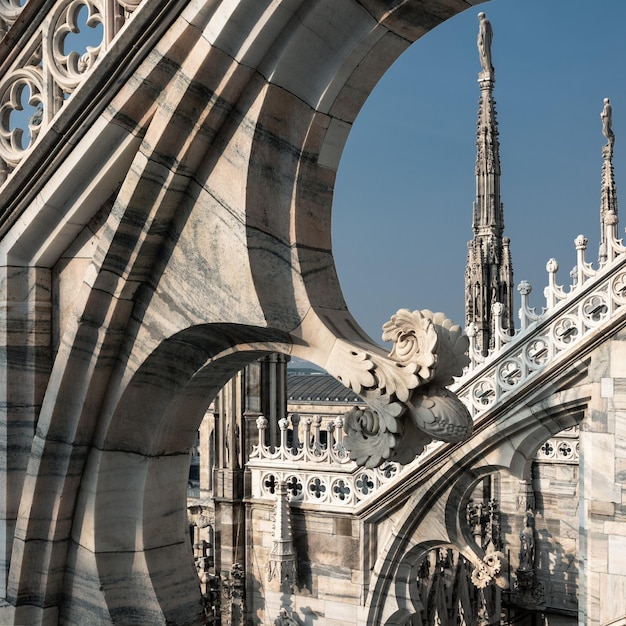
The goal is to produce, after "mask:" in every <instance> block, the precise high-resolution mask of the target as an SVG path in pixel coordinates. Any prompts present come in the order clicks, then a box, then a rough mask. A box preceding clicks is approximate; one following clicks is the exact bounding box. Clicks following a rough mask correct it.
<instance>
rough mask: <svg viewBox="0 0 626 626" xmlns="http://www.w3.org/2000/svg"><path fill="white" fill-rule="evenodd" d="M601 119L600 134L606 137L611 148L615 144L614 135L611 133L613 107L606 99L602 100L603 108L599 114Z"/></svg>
mask: <svg viewBox="0 0 626 626" xmlns="http://www.w3.org/2000/svg"><path fill="white" fill-rule="evenodd" d="M600 118H601V119H602V134H603V135H604V136H605V137H606V140H607V142H608V144H609V145H610V146H611V147H613V144H614V143H615V133H614V132H613V107H612V106H611V102H610V100H609V99H608V98H605V99H604V108H603V109H602V113H600Z"/></svg>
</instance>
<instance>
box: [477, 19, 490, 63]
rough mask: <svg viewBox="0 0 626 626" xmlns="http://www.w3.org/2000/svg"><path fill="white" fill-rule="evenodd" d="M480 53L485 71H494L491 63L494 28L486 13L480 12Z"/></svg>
mask: <svg viewBox="0 0 626 626" xmlns="http://www.w3.org/2000/svg"><path fill="white" fill-rule="evenodd" d="M478 23H479V27H478V54H479V55H480V65H481V67H482V68H483V72H488V73H491V72H493V65H492V64H491V42H492V41H493V29H492V28H491V22H490V21H489V20H488V19H487V16H486V15H485V14H484V13H479V14H478Z"/></svg>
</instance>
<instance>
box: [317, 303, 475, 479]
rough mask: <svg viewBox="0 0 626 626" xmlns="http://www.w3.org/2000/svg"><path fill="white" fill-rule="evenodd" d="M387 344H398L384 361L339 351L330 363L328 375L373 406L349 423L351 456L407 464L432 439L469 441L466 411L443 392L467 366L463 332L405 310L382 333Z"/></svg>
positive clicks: (438, 316)
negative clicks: (467, 438) (467, 439)
mask: <svg viewBox="0 0 626 626" xmlns="http://www.w3.org/2000/svg"><path fill="white" fill-rule="evenodd" d="M383 341H392V342H393V348H392V350H391V352H390V353H389V355H388V357H387V358H384V357H383V358H381V357H380V356H378V355H374V354H369V353H367V352H357V351H356V350H354V349H351V350H349V351H345V352H344V353H343V354H342V353H336V352H337V351H335V352H334V353H333V357H334V358H333V359H332V361H331V363H330V367H329V372H330V373H331V374H333V375H335V376H336V377H337V378H338V379H339V380H341V381H342V382H343V383H344V384H345V385H347V386H349V387H351V388H352V389H353V390H354V391H355V392H356V393H359V394H360V395H362V396H363V397H364V398H365V399H366V401H367V404H368V408H365V409H360V408H354V409H352V410H351V411H349V412H348V413H347V414H346V416H345V433H346V435H345V439H344V444H345V446H346V448H347V449H348V450H349V451H350V457H351V458H352V459H353V460H355V461H356V462H357V463H358V464H359V465H365V466H366V467H377V466H379V465H381V464H382V463H383V462H384V461H386V460H393V461H398V462H400V463H408V462H410V461H411V460H413V458H415V456H416V455H418V454H420V453H421V452H422V451H423V450H424V447H425V446H426V445H427V444H428V443H430V442H431V441H432V440H433V439H437V440H441V441H446V442H455V441H461V440H462V439H464V438H466V437H468V436H469V434H470V433H471V431H472V420H471V418H470V415H469V412H468V411H467V408H466V407H465V405H464V404H463V403H462V402H461V401H460V400H459V399H458V398H457V397H456V396H455V395H454V394H453V393H451V392H449V391H448V390H447V389H446V388H445V386H446V385H448V384H450V383H451V382H452V381H453V378H454V376H460V375H461V374H462V372H463V368H464V367H465V366H466V365H467V364H468V363H469V359H468V357H467V354H466V353H467V350H468V346H469V342H468V339H467V337H466V336H464V335H463V333H462V331H461V328H460V326H457V325H454V324H453V322H452V321H451V320H449V319H447V318H446V316H445V315H444V314H443V313H432V312H431V311H428V310H424V311H409V310H408V309H401V310H399V311H398V312H397V313H396V314H395V315H394V316H392V318H391V320H389V321H388V322H387V323H386V324H385V325H384V326H383ZM333 370H334V371H333ZM346 372H347V374H346Z"/></svg>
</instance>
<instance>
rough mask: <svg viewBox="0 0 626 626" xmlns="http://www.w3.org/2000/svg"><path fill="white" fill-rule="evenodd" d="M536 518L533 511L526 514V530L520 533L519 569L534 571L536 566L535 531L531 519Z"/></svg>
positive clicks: (529, 510)
mask: <svg viewBox="0 0 626 626" xmlns="http://www.w3.org/2000/svg"><path fill="white" fill-rule="evenodd" d="M532 518H534V515H533V512H532V510H531V509H528V510H527V511H526V513H525V514H524V528H523V529H522V532H521V533H520V536H519V538H520V548H519V568H518V569H520V570H526V571H527V570H532V569H533V568H534V566H535V531H534V529H533V526H532V522H531V519H532Z"/></svg>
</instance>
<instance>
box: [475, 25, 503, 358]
mask: <svg viewBox="0 0 626 626" xmlns="http://www.w3.org/2000/svg"><path fill="white" fill-rule="evenodd" d="M478 21H479V29H478V41H477V43H478V53H479V57H480V65H481V68H482V71H481V72H479V73H478V84H479V86H480V99H479V101H478V107H479V108H478V123H477V130H476V172H475V173H476V200H475V202H474V213H473V220H472V228H473V231H474V239H473V240H472V241H470V242H469V243H468V254H467V266H466V271H465V297H466V300H465V302H466V305H465V322H466V325H467V326H469V325H470V324H473V326H474V327H475V329H476V345H477V347H478V349H479V350H481V351H482V352H483V353H486V352H487V350H488V349H489V347H490V346H491V345H492V344H493V338H494V336H495V327H494V324H495V319H496V317H495V315H494V314H493V307H494V305H495V304H496V303H499V304H501V305H503V307H504V308H503V310H502V317H501V322H502V326H503V329H504V330H508V331H511V332H512V331H513V314H512V313H513V270H512V266H511V256H510V251H509V240H508V238H507V237H504V236H503V232H504V210H503V206H502V202H501V200H500V144H499V141H498V122H497V119H496V103H495V101H494V99H493V89H494V85H495V70H494V67H493V63H492V57H491V42H492V40H493V30H492V28H491V23H490V22H489V20H488V19H487V16H486V15H485V14H484V13H479V14H478Z"/></svg>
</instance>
